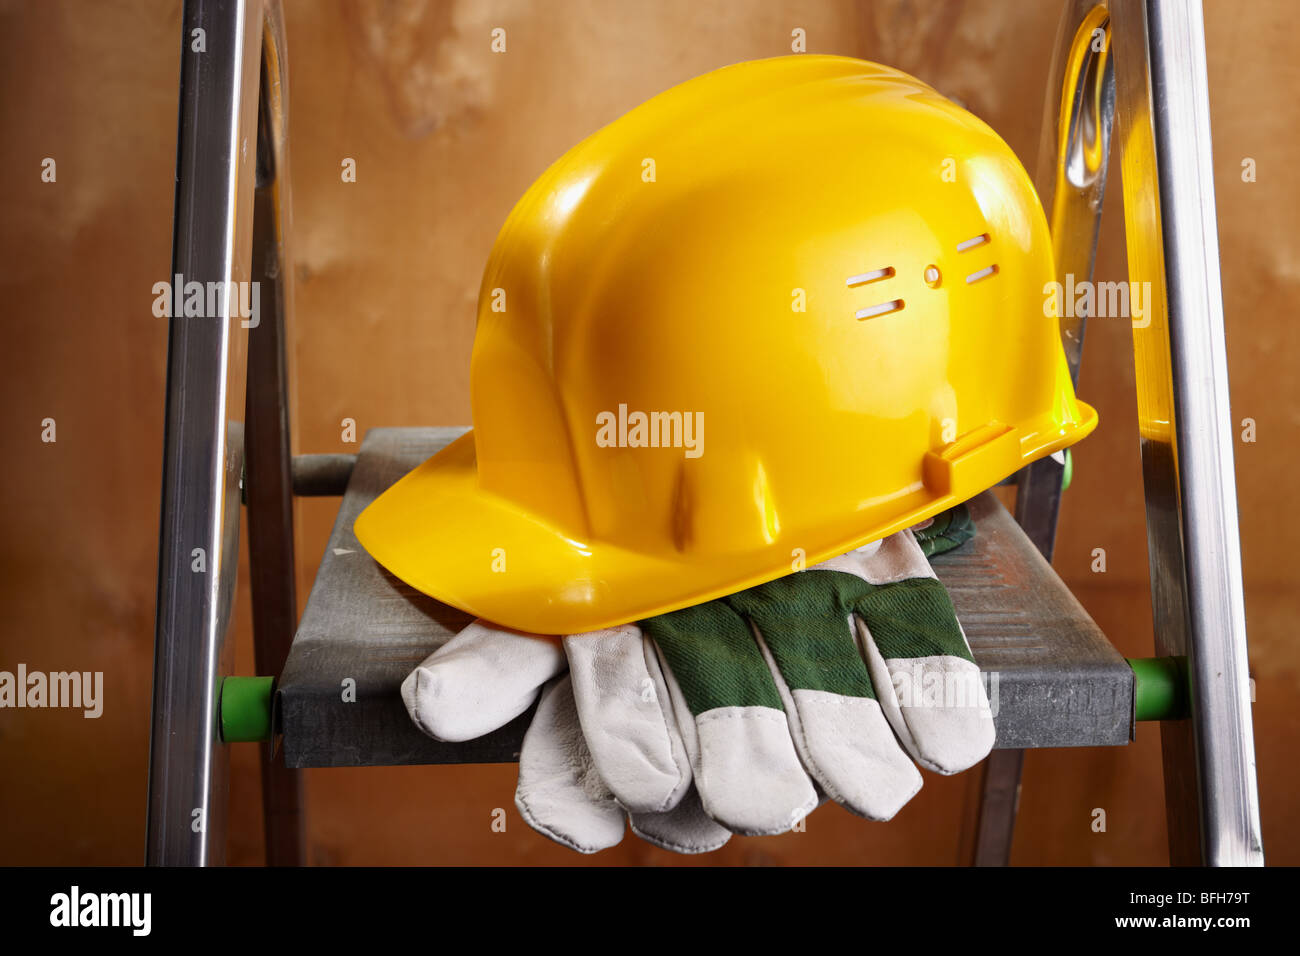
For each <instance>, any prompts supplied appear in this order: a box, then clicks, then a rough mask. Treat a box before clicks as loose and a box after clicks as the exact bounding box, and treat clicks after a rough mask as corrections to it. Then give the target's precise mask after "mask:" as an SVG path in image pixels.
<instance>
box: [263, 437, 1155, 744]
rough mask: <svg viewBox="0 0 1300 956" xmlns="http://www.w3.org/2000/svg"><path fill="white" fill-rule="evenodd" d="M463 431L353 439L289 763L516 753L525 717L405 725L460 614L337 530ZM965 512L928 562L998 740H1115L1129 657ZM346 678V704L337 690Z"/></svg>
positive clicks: (1030, 550) (316, 589) (1041, 572)
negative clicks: (984, 694) (978, 673)
mask: <svg viewBox="0 0 1300 956" xmlns="http://www.w3.org/2000/svg"><path fill="white" fill-rule="evenodd" d="M465 431H466V429H464V428H376V429H372V430H371V431H370V432H368V433H367V435H366V437H365V439H364V441H363V442H362V445H361V451H360V454H359V456H358V458H357V463H356V466H355V468H354V469H353V471H352V477H351V480H350V481H349V483H348V488H347V492H346V493H345V494H344V496H343V500H342V504H341V506H340V508H339V513H338V517H337V518H336V520H335V523H334V529H333V531H332V533H331V534H330V540H329V544H328V545H327V547H326V549H325V555H324V557H323V558H322V560H321V564H320V568H319V571H318V572H317V575H316V580H315V583H314V584H313V586H312V590H311V595H310V597H309V598H308V600H307V606H306V608H305V609H304V612H303V616H302V621H301V623H300V624H299V627H298V632H297V634H296V635H295V637H294V641H293V647H292V648H291V650H290V652H289V658H288V661H287V662H286V664H285V668H284V672H283V674H281V677H280V681H279V684H278V689H277V692H276V703H275V706H276V710H277V714H276V718H277V722H278V726H279V729H280V732H281V733H282V734H283V740H282V747H283V749H284V757H285V763H286V764H287V765H288V766H290V767H330V766H333V767H355V766H380V765H394V764H443V763H507V762H511V761H514V760H517V759H518V757H519V745H520V743H521V742H522V740H523V736H524V732H525V730H527V728H528V722H529V720H530V719H531V716H532V715H531V712H530V713H525V714H522V715H521V716H520V717H518V718H516V719H515V720H514V721H512V722H511V723H510V724H508V725H507V726H505V727H503V728H501V729H500V730H498V731H496V732H494V733H492V734H488V735H487V736H484V737H480V738H478V739H477V740H471V741H466V742H464V743H455V744H449V743H442V742H440V741H436V740H433V739H432V738H430V737H427V736H425V735H424V734H423V733H421V732H420V730H419V729H417V728H416V727H415V725H414V724H413V723H412V722H411V720H410V718H409V717H408V716H407V713H406V708H405V707H404V705H403V704H402V699H401V694H400V687H401V683H402V681H403V680H404V679H405V677H406V675H407V674H409V673H410V672H411V670H412V669H413V668H414V667H415V666H416V665H417V664H419V663H420V662H421V661H422V660H424V659H425V658H426V657H428V656H429V655H430V654H431V653H433V651H434V650H436V649H437V648H438V647H440V646H441V645H442V644H444V643H445V642H446V641H447V640H448V639H450V638H451V637H452V636H453V635H455V634H456V633H457V632H458V631H459V630H460V629H461V628H463V627H464V626H465V625H466V624H468V623H469V621H470V617H469V615H467V614H465V613H464V612H462V611H459V610H457V609H455V608H452V607H448V606H447V605H445V604H442V603H440V602H438V601H435V600H433V599H432V598H429V597H427V596H425V595H423V594H420V593H418V592H416V591H415V590H413V589H412V588H410V587H408V586H407V585H405V584H403V583H402V582H401V581H398V580H397V579H396V578H394V577H393V576H392V575H390V574H388V573H387V572H386V571H385V570H384V569H383V568H381V567H380V566H379V565H378V564H376V563H375V561H374V560H373V559H372V558H371V557H370V556H369V555H368V554H367V553H366V551H365V549H364V548H362V547H361V545H360V543H359V542H358V541H357V539H356V538H355V537H354V536H353V534H352V523H353V522H354V521H355V520H356V517H357V515H359V514H360V513H361V511H362V509H363V508H365V507H366V505H368V504H369V503H370V502H371V501H372V500H374V498H375V497H376V496H377V495H379V493H380V492H382V491H383V490H384V489H386V488H387V487H389V486H390V485H391V484H393V483H394V482H395V481H397V480H398V479H399V478H401V477H402V476H403V475H405V474H406V473H407V472H408V471H410V470H411V469H412V468H414V467H415V466H416V465H418V464H419V463H420V462H422V461H424V460H425V459H426V458H428V457H429V456H430V455H432V454H434V453H435V452H436V451H438V450H439V449H440V448H442V447H444V446H445V445H446V444H448V443H449V442H451V441H452V440H453V439H455V438H456V437H458V436H459V435H461V434H463V433H464V432H465ZM970 508H971V514H972V516H973V517H974V519H975V523H976V527H977V530H978V533H977V534H976V536H975V538H974V540H972V541H970V542H968V543H967V544H965V545H963V546H962V547H960V548H958V549H956V550H954V551H951V552H949V553H948V554H945V555H940V556H939V557H937V558H936V559H935V560H934V568H935V572H936V574H938V576H939V579H940V580H941V581H942V582H943V583H944V585H945V586H946V587H947V589H948V593H949V594H950V595H951V597H952V601H953V605H954V606H955V607H956V609H957V616H958V619H959V620H960V621H961V623H962V627H963V629H964V630H965V632H966V636H967V639H968V640H969V642H970V645H971V650H972V651H973V653H974V655H975V660H976V663H978V664H979V665H980V668H981V670H983V671H984V673H985V680H986V686H987V688H988V690H989V698H990V703H991V705H992V707H993V709H994V719H995V722H996V724H997V746H998V747H999V748H1029V747H1068V746H1110V745H1118V744H1125V743H1127V742H1128V741H1129V740H1130V737H1131V733H1132V729H1133V672H1132V670H1131V669H1130V668H1129V666H1128V664H1127V663H1126V662H1125V661H1124V659H1123V657H1121V656H1120V654H1119V653H1118V652H1117V651H1116V650H1115V649H1114V648H1113V647H1112V646H1111V645H1110V643H1109V642H1108V641H1107V640H1106V637H1105V635H1103V634H1102V632H1101V630H1100V629H1099V628H1098V627H1097V625H1096V624H1095V623H1094V622H1093V620H1092V618H1091V617H1089V616H1088V614H1087V612H1086V611H1085V610H1084V609H1083V607H1082V606H1081V605H1080V604H1079V602H1078V601H1077V600H1076V599H1075V597H1074V595H1072V594H1071V593H1070V591H1069V589H1068V588H1067V587H1066V586H1065V584H1064V583H1063V582H1062V581H1061V579H1060V578H1059V577H1057V575H1056V573H1055V572H1054V571H1053V570H1052V568H1051V567H1050V565H1048V563H1047V562H1046V561H1045V560H1044V559H1043V558H1042V556H1041V555H1040V554H1039V553H1038V551H1037V550H1036V549H1035V548H1034V546H1033V544H1032V543H1031V542H1030V541H1029V539H1028V538H1027V537H1026V536H1025V535H1024V533H1023V532H1022V531H1021V530H1020V528H1019V526H1018V525H1016V523H1015V520H1014V519H1013V518H1012V517H1011V515H1010V514H1009V513H1008V512H1007V511H1006V509H1005V508H1003V507H1002V505H1001V503H1000V502H999V501H998V500H997V498H996V497H995V496H994V495H993V494H992V493H991V492H985V493H983V494H982V495H980V496H979V497H977V498H975V499H974V500H972V501H971V503H970ZM349 679H350V680H351V681H353V682H355V683H354V684H351V685H349V684H347V683H346V682H347V681H348V680H349ZM350 687H354V688H355V691H354V695H355V696H354V699H345V698H347V697H352V696H353V695H352V694H345V691H346V690H348V689H349V688H350Z"/></svg>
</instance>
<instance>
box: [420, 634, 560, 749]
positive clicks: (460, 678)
mask: <svg viewBox="0 0 1300 956" xmlns="http://www.w3.org/2000/svg"><path fill="white" fill-rule="evenodd" d="M564 668H565V660H564V651H563V649H562V648H561V646H560V642H559V640H558V639H556V638H553V637H542V636H539V635H534V634H523V633H521V632H517V631H507V630H503V629H501V628H498V627H495V626H493V625H491V624H488V623H486V622H484V621H474V622H473V623H472V624H470V625H469V627H467V628H465V630H463V631H461V632H460V633H459V634H457V635H456V636H455V637H453V638H452V639H451V640H450V641H448V642H447V643H446V644H444V645H443V646H442V647H440V648H438V650H436V651H434V652H433V654H431V655H430V656H429V657H428V658H426V659H425V661H424V662H423V663H421V664H420V666H419V667H417V668H416V669H415V670H413V671H411V673H410V674H409V675H407V677H406V680H404V681H403V682H402V700H403V702H405V704H406V709H407V711H408V712H409V713H410V715H411V719H412V720H413V721H415V724H416V726H417V727H419V728H420V729H421V730H423V731H424V732H425V733H426V734H428V735H429V736H430V737H433V738H435V739H437V740H447V741H460V740H473V739H474V738H475V737H481V736H483V735H484V734H486V733H491V732H492V731H494V730H496V729H497V728H498V727H502V726H504V725H506V724H508V723H509V722H510V721H512V720H514V719H515V718H516V717H518V716H519V715H520V714H522V713H523V712H524V711H526V710H527V709H528V708H529V707H531V706H532V704H533V701H534V700H536V699H537V692H538V690H539V689H540V688H541V686H542V685H543V684H544V683H546V681H548V680H550V679H551V678H552V677H554V676H555V675H556V674H562V673H563V672H564Z"/></svg>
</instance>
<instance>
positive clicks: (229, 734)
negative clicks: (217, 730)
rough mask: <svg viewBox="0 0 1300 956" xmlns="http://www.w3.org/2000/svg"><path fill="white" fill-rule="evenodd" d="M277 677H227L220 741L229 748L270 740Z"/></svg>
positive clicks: (222, 686)
mask: <svg viewBox="0 0 1300 956" xmlns="http://www.w3.org/2000/svg"><path fill="white" fill-rule="evenodd" d="M274 688H275V678H274V677H227V678H226V679H225V680H223V681H222V682H221V739H222V740H224V741H225V742H226V743H228V744H233V743H246V742H248V741H258V740H270V739H271V693H272V691H273V690H274Z"/></svg>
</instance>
